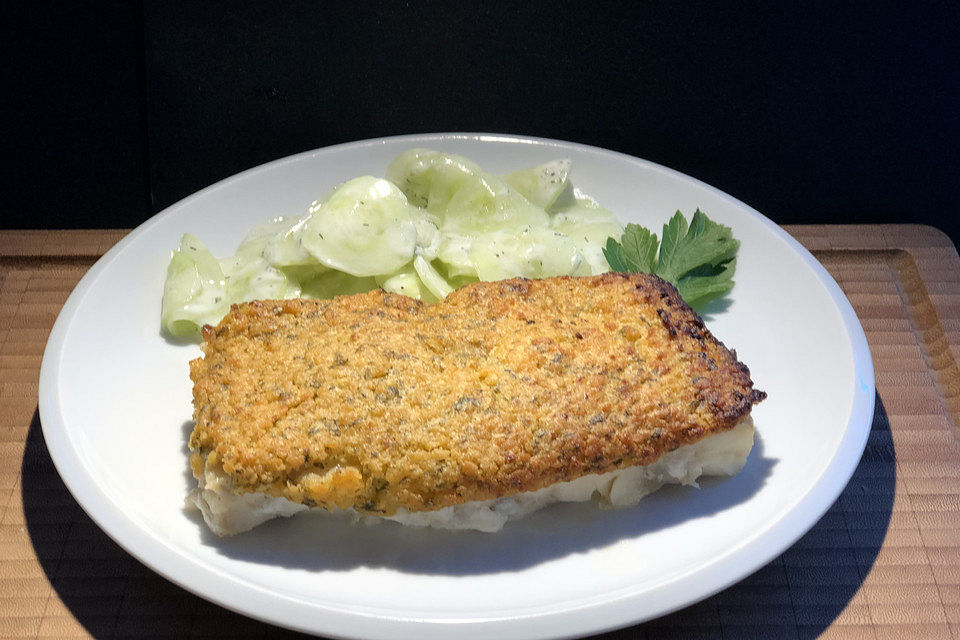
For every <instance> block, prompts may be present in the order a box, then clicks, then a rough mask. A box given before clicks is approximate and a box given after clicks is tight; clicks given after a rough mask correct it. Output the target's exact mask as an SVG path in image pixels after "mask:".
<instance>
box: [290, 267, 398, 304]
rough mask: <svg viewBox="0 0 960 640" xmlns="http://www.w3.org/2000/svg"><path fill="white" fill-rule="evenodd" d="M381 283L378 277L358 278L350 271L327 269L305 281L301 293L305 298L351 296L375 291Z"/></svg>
mask: <svg viewBox="0 0 960 640" xmlns="http://www.w3.org/2000/svg"><path fill="white" fill-rule="evenodd" d="M378 286H379V285H378V284H377V280H376V278H373V277H366V278H358V277H357V276H352V275H350V274H349V273H342V272H340V271H327V272H326V273H322V274H320V275H318V276H317V277H315V278H313V279H311V280H308V281H306V282H304V283H303V286H302V290H301V295H302V296H303V297H304V298H317V299H324V300H328V299H330V298H335V297H337V296H349V295H353V294H355V293H366V292H367V291H373V290H374V289H376V288H377V287H378Z"/></svg>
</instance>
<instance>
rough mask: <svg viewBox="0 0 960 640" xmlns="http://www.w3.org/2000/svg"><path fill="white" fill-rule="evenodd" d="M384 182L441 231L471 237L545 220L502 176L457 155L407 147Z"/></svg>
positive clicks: (545, 215) (543, 222)
mask: <svg viewBox="0 0 960 640" xmlns="http://www.w3.org/2000/svg"><path fill="white" fill-rule="evenodd" d="M387 179H389V180H391V181H393V182H394V183H395V184H397V185H398V186H399V187H400V189H401V190H402V191H403V192H404V193H405V194H406V196H407V198H408V199H409V200H410V202H412V203H413V204H416V205H418V206H421V207H425V208H426V209H427V211H429V212H430V213H432V214H434V215H436V216H437V217H438V218H439V219H440V230H441V231H443V232H447V233H458V234H473V233H483V232H486V231H495V230H499V229H516V228H519V227H523V226H525V225H531V226H544V225H546V224H547V223H548V222H549V217H548V216H547V213H546V212H545V211H544V210H543V209H541V208H539V207H537V206H535V205H533V204H531V203H530V202H529V201H528V200H527V199H526V198H524V197H523V196H522V195H520V194H519V193H518V192H516V191H515V190H513V189H512V188H511V187H510V185H508V184H507V183H506V182H505V181H504V180H503V179H502V178H499V177H497V176H495V175H493V174H490V173H486V172H484V171H483V170H482V169H480V167H478V166H477V165H476V164H474V163H473V162H471V161H469V160H467V159H466V158H462V157H460V156H456V155H451V154H445V153H441V152H439V151H431V150H429V149H411V150H410V151H407V152H405V153H402V154H400V155H399V156H397V158H395V159H394V161H393V162H391V163H390V166H389V167H387Z"/></svg>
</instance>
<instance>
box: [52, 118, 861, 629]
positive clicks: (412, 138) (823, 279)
mask: <svg viewBox="0 0 960 640" xmlns="http://www.w3.org/2000/svg"><path fill="white" fill-rule="evenodd" d="M450 140H468V141H473V142H492V143H503V144H531V145H537V146H552V147H558V148H576V149H578V150H580V151H584V152H588V153H591V154H597V155H603V156H610V155H613V156H616V157H618V158H620V159H623V160H626V161H628V162H630V163H632V164H638V165H641V166H644V167H645V168H648V169H652V170H655V171H659V172H662V173H664V174H666V175H669V176H671V177H673V178H679V179H681V180H683V181H686V182H690V183H692V184H695V185H697V186H699V187H701V188H704V189H706V190H708V191H709V192H710V193H711V194H712V195H714V196H716V197H718V198H720V199H722V200H725V201H727V202H728V203H729V204H731V205H733V206H734V207H736V208H737V209H738V210H740V211H742V212H744V213H746V214H748V215H750V216H751V217H753V218H755V219H756V220H757V221H759V222H760V223H762V224H763V226H765V227H766V228H767V229H768V230H769V231H771V232H772V233H773V234H774V235H775V236H776V237H778V238H779V239H780V240H781V241H784V242H785V243H786V244H787V245H788V246H789V247H790V248H791V249H792V250H793V251H794V252H795V253H796V254H797V255H799V257H800V258H801V259H802V260H803V262H804V263H805V264H806V266H807V267H808V268H810V269H811V271H812V272H813V274H814V275H815V276H816V277H817V279H818V280H819V281H820V284H821V285H823V286H824V288H825V289H826V291H827V293H828V294H829V297H830V299H831V300H832V302H833V304H834V305H835V307H836V309H837V311H838V312H839V315H840V319H841V321H842V323H843V326H844V328H845V330H846V334H847V338H848V340H849V341H850V345H851V349H852V358H853V376H854V380H855V389H854V391H853V402H852V405H851V407H850V415H849V418H848V421H847V424H846V425H845V426H844V434H843V436H842V438H841V440H840V442H839V444H838V446H837V449H836V451H835V453H834V455H833V458H832V460H831V461H830V462H829V464H828V465H827V467H826V468H825V469H824V471H823V473H822V474H821V476H820V478H819V479H818V480H817V482H816V483H815V484H814V485H813V487H812V488H811V490H810V491H809V492H808V493H807V494H806V495H804V496H802V497H801V498H800V500H798V501H797V502H796V503H795V504H794V505H793V506H792V507H791V508H790V509H789V511H787V512H786V513H785V514H784V515H783V516H782V517H780V518H779V519H778V520H777V521H776V522H775V523H774V524H773V525H772V526H771V527H770V528H768V529H767V530H766V531H764V532H762V533H761V534H760V535H758V536H757V537H756V538H755V539H754V540H753V541H752V542H751V543H750V544H748V545H745V546H742V547H740V548H738V549H736V550H734V551H733V552H732V553H730V554H728V555H727V556H725V557H724V558H723V559H722V560H721V561H718V562H717V563H714V564H711V565H708V566H707V567H704V568H701V569H699V570H697V571H695V572H693V574H694V575H696V576H697V582H698V584H701V585H708V586H707V588H703V587H702V586H701V587H699V588H696V589H694V591H695V595H694V597H693V598H691V597H690V595H689V590H685V589H678V586H680V585H681V584H683V583H684V582H685V581H686V580H689V577H688V576H684V577H681V578H678V579H677V580H674V581H673V582H672V583H671V584H669V585H667V586H666V587H665V588H661V589H659V593H658V594H656V597H655V598H653V599H654V600H657V603H656V604H655V606H654V607H653V610H650V608H649V606H648V607H647V610H646V611H645V612H644V613H643V614H642V615H640V616H638V615H637V611H636V609H635V607H634V606H633V605H634V604H635V603H634V600H635V599H636V598H637V597H638V595H639V594H637V593H633V594H629V593H628V594H625V595H621V596H618V597H616V598H614V599H608V600H604V601H601V602H596V603H594V602H591V603H589V604H585V605H583V606H579V607H575V608H567V609H564V610H560V611H547V612H543V613H540V612H537V613H532V614H529V615H510V616H503V617H496V618H489V619H485V618H469V619H444V620H439V619H424V618H416V617H401V616H396V615H389V616H387V615H380V614H375V613H366V612H356V611H344V610H342V609H338V608H336V607H330V606H328V605H324V604H320V603H303V602H301V601H299V600H297V599H295V598H291V597H290V596H286V595H282V594H275V593H272V592H269V591H267V590H266V589H263V588H260V587H259V586H258V585H254V584H249V583H247V581H245V580H242V579H241V580H239V581H238V579H237V578H236V577H235V576H232V575H227V574H224V572H221V571H220V570H218V569H216V568H215V567H208V566H203V565H199V564H196V563H189V562H183V559H184V558H183V556H182V554H181V553H180V552H179V551H178V550H176V549H174V548H173V547H171V546H170V545H169V544H167V543H166V542H165V541H164V540H163V539H162V538H160V537H159V536H158V535H157V534H156V532H154V531H151V530H149V529H145V528H143V527H140V526H137V525H136V523H135V521H134V520H132V519H130V518H127V517H124V516H123V513H122V512H119V513H118V511H119V510H118V508H117V506H116V505H115V504H114V503H113V502H112V501H111V500H110V499H109V498H108V497H107V496H106V494H105V493H104V492H103V491H102V490H101V489H100V487H99V486H98V485H97V484H96V482H94V481H93V479H92V478H91V477H90V476H89V475H88V474H87V473H86V471H85V469H84V468H83V465H82V464H81V463H80V461H79V458H78V457H77V456H76V455H75V453H74V449H75V448H74V446H73V442H72V441H71V438H70V436H69V431H68V429H67V426H66V421H65V419H64V416H63V414H62V407H61V403H60V397H59V388H58V385H57V382H58V378H59V370H60V355H61V353H62V349H63V346H64V343H65V341H66V339H67V337H68V334H69V329H70V325H71V320H72V319H73V318H74V317H75V315H76V314H77V312H78V310H79V309H80V307H81V305H82V302H83V298H84V297H85V295H86V292H87V291H88V290H89V289H90V288H91V287H92V285H93V283H94V282H95V281H96V280H97V278H98V277H99V275H100V274H101V273H102V272H103V271H104V270H105V269H107V268H108V267H109V265H110V264H111V263H112V262H113V261H114V260H115V259H116V257H117V256H118V255H119V254H120V253H121V252H122V251H123V250H124V249H125V247H126V246H128V245H129V244H130V243H132V242H133V241H134V240H136V239H137V238H138V237H140V236H142V235H143V234H145V233H147V232H148V231H149V230H150V228H151V227H153V226H154V225H155V224H158V223H159V222H160V220H161V219H162V218H164V217H166V216H168V215H172V214H173V212H174V211H175V210H176V209H179V208H180V207H183V206H186V205H188V204H189V203H191V202H192V201H193V200H195V199H198V198H201V197H203V196H205V195H206V194H208V193H210V192H212V191H215V190H217V189H220V188H223V187H224V186H227V185H228V184H234V183H237V182H241V181H243V180H246V179H248V178H249V177H251V176H252V175H254V174H256V173H259V172H261V171H265V170H274V169H276V168H278V167H281V166H282V165H284V164H287V163H295V162H298V161H300V160H302V159H303V158H305V157H310V156H314V155H318V154H321V153H323V154H327V153H335V152H336V151H338V150H342V149H345V148H351V149H354V148H363V147H375V146H378V145H385V144H388V143H400V142H409V143H416V144H429V143H430V142H436V141H450ZM874 401H875V382H874V370H873V362H872V358H871V355H870V348H869V345H868V343H867V339H866V335H865V333H864V331H863V328H862V326H861V324H860V322H859V319H858V318H857V316H856V313H855V312H854V310H853V307H852V306H851V304H850V302H849V300H847V298H846V296H845V295H844V294H843V292H842V290H841V289H840V287H839V285H838V284H837V283H836V281H835V280H834V279H833V278H832V277H831V276H830V274H829V273H828V272H827V271H826V269H825V268H824V267H823V266H822V265H821V264H820V263H819V262H818V261H817V260H816V258H814V256H813V255H812V254H811V253H810V252H809V251H808V250H807V249H806V248H805V247H803V245H801V244H800V243H799V242H798V241H797V240H795V239H794V238H793V237H792V236H790V234H788V233H787V232H786V231H784V230H783V229H782V228H781V227H780V226H778V225H777V224H776V223H774V222H773V221H772V220H770V219H769V218H767V217H766V216H764V215H763V214H761V213H760V212H758V211H756V210H755V209H753V208H752V207H750V206H749V205H747V204H745V203H743V202H741V201H740V200H738V199H736V198H734V197H733V196H731V195H729V194H727V193H725V192H723V191H720V190H719V189H717V188H715V187H712V186H710V185H708V184H706V183H704V182H702V181H700V180H698V179H696V178H693V177H691V176H689V175H686V174H684V173H681V172H679V171H676V170H673V169H670V168H668V167H665V166H663V165H660V164H657V163H655V162H651V161H649V160H644V159H642V158H638V157H635V156H631V155H629V154H625V153H622V152H618V151H613V150H609V149H604V148H602V147H597V146H593V145H586V144H582V143H576V142H568V141H564V140H557V139H551V138H541V137H534V136H523V135H514V134H498V133H465V132H450V133H421V134H405V135H398V136H388V137H382V138H370V139H366V140H359V141H354V142H345V143H342V144H337V145H332V146H328V147H320V148H316V149H311V150H308V151H304V152H301V153H297V154H293V155H290V156H286V157H283V158H279V159H276V160H273V161H270V162H266V163H264V164H261V165H258V166H255V167H252V168H250V169H247V170H245V171H242V172H240V173H237V174H234V175H232V176H228V177H226V178H224V179H222V180H219V181H217V182H215V183H213V184H211V185H210V186H208V187H206V188H204V189H201V190H200V191H197V192H195V193H193V194H191V195H189V196H187V197H186V198H183V199H181V200H179V201H177V202H175V203H173V204H172V205H170V206H169V207H166V208H165V209H163V210H162V211H160V212H158V213H156V214H155V215H153V216H151V217H150V218H148V219H147V220H145V221H144V222H143V223H141V224H140V225H138V226H137V227H136V228H135V229H133V230H132V231H131V232H130V233H128V234H127V235H125V236H124V237H123V238H122V239H121V240H120V241H119V242H118V243H117V244H116V245H114V246H113V247H112V248H111V249H109V250H108V251H107V252H106V253H105V254H104V255H103V256H101V257H100V259H98V260H97V261H96V263H94V265H93V266H92V267H91V268H90V269H89V270H88V271H87V273H86V274H84V276H83V277H82V278H81V279H80V281H79V282H78V283H77V285H76V287H75V288H74V290H73V291H72V292H71V294H70V296H69V297H68V298H67V301H66V303H65V304H64V305H63V308H62V309H61V310H60V313H59V314H58V316H57V319H56V321H55V323H54V325H53V328H52V330H51V332H50V335H49V337H48V340H47V343H46V346H45V349H44V353H43V358H42V361H41V366H40V376H39V386H38V408H39V414H40V423H41V429H42V432H43V436H44V440H45V442H46V445H47V448H48V450H49V451H50V455H51V458H52V459H53V462H54V465H55V467H56V469H57V471H58V473H59V474H60V477H61V478H62V479H63V481H64V484H65V485H66V486H67V488H68V489H69V491H70V492H71V494H72V495H73V497H74V499H76V500H77V502H78V504H80V506H81V508H82V509H83V510H84V512H86V513H87V515H88V516H89V517H90V518H91V519H92V520H93V521H94V522H96V524H97V526H99V527H100V528H101V529H102V530H103V531H104V532H105V533H106V534H107V535H108V536H109V537H110V538H111V539H113V540H114V541H115V542H116V543H117V544H118V545H119V546H120V547H122V548H123V549H124V550H125V551H126V552H127V553H130V554H131V555H132V556H134V557H135V558H136V559H137V560H138V561H140V562H141V563H143V564H145V565H146V566H148V567H149V568H150V569H152V570H153V571H155V572H157V573H158V574H160V575H161V576H163V577H164V578H166V579H167V580H170V581H171V582H173V583H175V584H177V585H179V586H180V587H182V588H184V589H186V590H187V591H190V592H191V593H194V594H195V595H197V596H199V597H202V598H204V599H206V600H209V601H211V602H214V603H215V604H217V605H220V606H223V607H225V608H227V609H230V610H233V611H235V612H238V613H241V614H243V615H246V616H249V617H253V618H256V619H259V620H262V621H265V622H268V623H270V624H274V625H278V626H281V627H285V628H290V629H295V630H297V631H303V632H307V633H313V634H317V633H323V634H324V635H328V636H332V637H340V638H357V637H369V638H393V637H396V636H397V635H404V633H412V632H414V631H415V632H416V633H417V635H418V636H420V637H423V638H441V637H446V636H447V635H448V634H449V633H450V632H452V631H455V632H456V633H458V634H459V635H461V636H463V637H478V638H479V637H488V636H489V635H490V634H492V633H496V634H498V636H500V637H516V638H531V639H532V638H548V637H558V636H563V637H572V636H577V635H582V634H587V633H600V632H603V631H608V630H611V629H617V628H622V627H624V626H628V625H632V624H637V623H640V622H643V621H645V620H650V619H653V618H657V617H660V616H663V615H666V614H668V613H671V612H673V611H676V610H678V609H680V608H683V607H686V606H689V605H691V604H694V603H696V602H699V601H701V600H703V599H705V598H708V597H710V596H712V595H714V594H715V593H718V592H719V591H722V590H723V589H725V588H727V587H729V586H730V585H732V584H734V583H735V582H738V581H739V580H742V579H743V578H745V577H746V576H748V575H750V574H751V573H753V572H754V571H756V570H757V569H759V568H761V567H763V566H764V565H766V564H767V563H769V562H770V561H771V560H773V559H774V558H776V557H777V556H778V555H779V554H781V553H782V552H783V551H785V550H786V549H788V548H789V547H790V546H792V545H793V544H794V543H795V542H796V541H797V540H798V539H799V538H800V537H802V536H803V535H804V534H806V533H807V531H809V530H810V529H811V528H812V527H813V526H814V525H815V524H816V523H817V521H819V519H820V518H821V517H822V516H823V514H824V513H826V511H827V510H828V509H829V508H830V506H831V505H832V504H833V503H834V502H835V501H836V499H837V497H839V495H840V493H841V492H842V491H843V489H844V487H845V486H846V485H847V483H848V482H849V480H850V478H851V477H852V475H853V472H854V470H855V469H856V466H857V463H858V461H859V460H860V457H861V455H862V453H863V450H864V448H865V446H866V443H867V438H868V436H869V433H870V423H871V420H872V416H873V411H874ZM81 496H82V499H81ZM118 516H119V517H118ZM144 534H146V535H144ZM171 554H172V558H173V561H171ZM171 565H172V566H171ZM677 592H684V593H683V595H681V594H680V593H677ZM222 594H233V597H232V598H231V597H228V596H224V595H222ZM264 598H266V600H263V599H264ZM648 598H649V594H648ZM243 599H246V601H247V603H248V604H250V603H253V602H256V603H257V606H258V607H259V608H254V609H251V608H247V607H244V606H243V605H242V604H239V603H238V601H239V600H243ZM305 604H306V605H307V606H308V610H309V611H311V612H312V615H308V616H304V615H303V614H304V608H303V607H304V605H305ZM646 604H648V605H649V600H648V602H647V603H646ZM321 620H322V625H317V624H316V623H317V622H319V621H321ZM310 622H313V623H314V624H310ZM557 630H560V632H559V633H556V631H557Z"/></svg>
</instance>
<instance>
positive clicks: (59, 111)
mask: <svg viewBox="0 0 960 640" xmlns="http://www.w3.org/2000/svg"><path fill="white" fill-rule="evenodd" d="M494 7H496V8H494ZM958 27H960V8H958V3H956V2H940V3H938V2H928V3H916V4H914V3H906V2H905V3H901V4H897V3H875V4H868V3H857V4H856V5H854V4H852V3H851V4H846V3H832V2H831V3H800V4H794V3H756V4H754V3H736V4H726V3H723V4H721V3H717V4H716V5H714V4H710V5H708V4H706V3H697V2H694V3H685V2H670V3H637V4H636V5H633V4H631V3H600V2H590V3H587V2H584V3H572V2H554V3H530V2H525V3H516V4H506V3H476V2H469V3H468V2H449V3H447V2H426V3H364V2H349V3H333V2H312V1H301V2H268V1H264V2H250V1H241V2H224V3H217V2H190V3H186V2H184V3H181V2H166V3H164V2H156V1H154V0H142V1H139V2H99V3H95V2H90V3H55V2H54V3H23V4H20V5H9V4H8V5H5V6H4V8H3V9H0V48H2V51H0V53H2V60H3V62H2V69H3V71H2V77H0V80H2V83H3V84H2V88H0V122H2V133H0V138H2V141H0V152H2V157H3V171H2V175H0V203H2V204H0V211H2V212H3V214H2V215H3V220H2V222H0V227H6V228H18V227H20V228H23V227H46V228H57V227H129V226H134V225H136V224H138V223H139V222H141V221H143V220H144V219H146V218H147V217H149V216H150V215H151V214H153V213H155V212H157V211H159V210H160V209H162V208H164V207H166V206H168V205H170V204H171V203H173V202H175V201H177V200H178V199H180V198H182V197H184V196H186V195H189V194H190V193H192V192H193V191H196V190H197V189H200V188H202V187H204V186H206V185H208V184H210V183H212V182H215V181H217V180H219V179H221V178H224V177H226V176H229V175H231V174H233V173H236V172H237V171H240V170H242V169H246V168H249V167H251V166H254V165H257V164H260V163H262V162H266V161H268V160H272V159H275V158H278V157H282V156H285V155H289V154H291V153H295V152H298V151H303V150H307V149H311V148H315V147H321V146H325V145H330V144H335V143H340V142H346V141H350V140H357V139H363V138H370V137H377V136H385V135H393V134H401V133H415V132H429V131H485V132H501V133H519V134H531V135H538V136H546V137H551V138H560V139H566V140H573V141H577V142H583V143H588V144H594V145H599V146H602V147H607V148H610V149H615V150H618V151H623V152H626V153H629V154H633V155H636V156H640V157H643V158H647V159H649V160H653V161H656V162H659V163H662V164H665V165H667V166H669V167H672V168H674V169H677V170H679V171H682V172H684V173H687V174H689V175H692V176H694V177H697V178H699V179H701V180H704V181H705V182H708V183H710V184H712V185H714V186H716V187H718V188H720V189H722V190H724V191H726V192H728V193H730V194H732V195H734V196H736V197H737V198H740V199H741V200H743V201H745V202H746V203H748V204H750V205H751V206H753V207H755V208H757V209H759V210H760V211H762V212H763V213H765V214H766V215H768V216H769V217H771V218H773V219H774V220H775V221H777V222H780V223H791V222H832V223H838V222H920V223H926V224H933V225H935V226H937V227H939V228H941V229H942V230H944V231H946V232H948V233H949V234H950V235H951V236H952V238H953V239H954V241H955V242H957V241H958V240H960V124H958V118H960V44H958V38H957V31H958Z"/></svg>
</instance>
